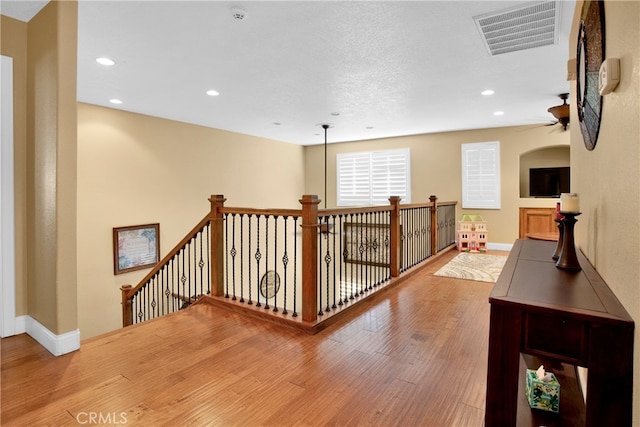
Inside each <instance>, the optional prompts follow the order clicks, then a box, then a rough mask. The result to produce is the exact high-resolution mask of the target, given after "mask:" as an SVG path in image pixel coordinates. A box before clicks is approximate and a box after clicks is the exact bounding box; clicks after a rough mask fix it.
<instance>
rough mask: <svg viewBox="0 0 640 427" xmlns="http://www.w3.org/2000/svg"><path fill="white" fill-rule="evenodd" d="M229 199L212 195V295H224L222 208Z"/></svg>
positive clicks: (220, 195) (219, 195)
mask: <svg viewBox="0 0 640 427" xmlns="http://www.w3.org/2000/svg"><path fill="white" fill-rule="evenodd" d="M226 200H227V199H225V198H224V196H223V195H222V194H216V195H212V196H211V197H210V198H209V201H210V202H211V212H210V214H209V215H210V220H211V295H214V296H221V295H224V227H223V225H224V216H223V214H222V212H221V209H222V208H223V207H224V202H225V201H226Z"/></svg>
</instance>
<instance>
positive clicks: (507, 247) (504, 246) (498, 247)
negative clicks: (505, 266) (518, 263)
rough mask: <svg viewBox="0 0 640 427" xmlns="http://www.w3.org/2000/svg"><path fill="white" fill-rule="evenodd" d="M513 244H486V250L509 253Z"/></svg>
mask: <svg viewBox="0 0 640 427" xmlns="http://www.w3.org/2000/svg"><path fill="white" fill-rule="evenodd" d="M511 248H513V243H487V249H488V250H492V251H510V250H511Z"/></svg>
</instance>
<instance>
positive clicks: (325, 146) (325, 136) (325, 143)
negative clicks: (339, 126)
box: [322, 124, 329, 209]
mask: <svg viewBox="0 0 640 427" xmlns="http://www.w3.org/2000/svg"><path fill="white" fill-rule="evenodd" d="M322 128H323V129H324V208H325V209H327V129H328V128H329V125H327V124H324V125H322Z"/></svg>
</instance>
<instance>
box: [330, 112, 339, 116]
mask: <svg viewBox="0 0 640 427" xmlns="http://www.w3.org/2000/svg"><path fill="white" fill-rule="evenodd" d="M331 115H332V116H339V115H340V113H338V112H335V113H331Z"/></svg>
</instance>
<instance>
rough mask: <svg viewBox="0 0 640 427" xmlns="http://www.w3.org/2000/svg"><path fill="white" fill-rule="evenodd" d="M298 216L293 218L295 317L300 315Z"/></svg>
mask: <svg viewBox="0 0 640 427" xmlns="http://www.w3.org/2000/svg"><path fill="white" fill-rule="evenodd" d="M297 232H298V217H297V216H296V217H294V218H293V314H292V316H293V317H298V305H297V301H298V300H297V298H296V297H297V291H298V235H297Z"/></svg>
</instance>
